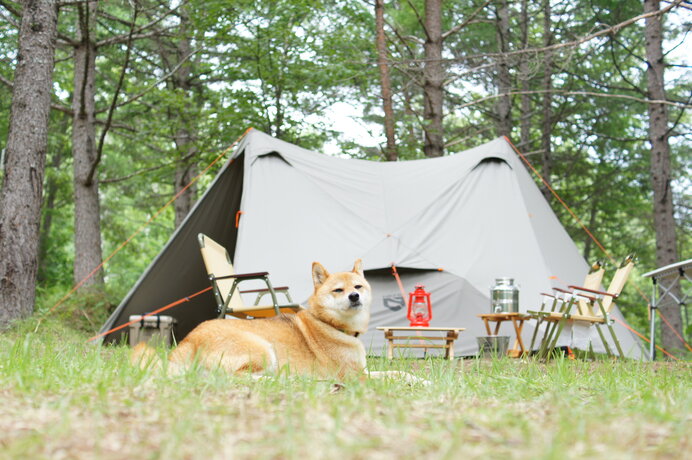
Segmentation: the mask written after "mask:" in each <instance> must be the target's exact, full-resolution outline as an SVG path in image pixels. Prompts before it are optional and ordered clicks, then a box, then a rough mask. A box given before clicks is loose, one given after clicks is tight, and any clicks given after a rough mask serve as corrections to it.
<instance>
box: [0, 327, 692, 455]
mask: <svg viewBox="0 0 692 460" xmlns="http://www.w3.org/2000/svg"><path fill="white" fill-rule="evenodd" d="M33 330H34V328H33V327H24V328H23V329H22V328H20V329H19V330H17V331H14V332H10V333H6V334H4V335H1V336H0V458H17V459H19V458H22V459H24V458H66V459H92V458H100V459H101V458H102V459H111V458H112V459H116V458H117V459H122V458H133V459H139V458H142V459H149V458H152V459H159V458H166V459H178V458H180V459H188V458H204V459H206V458H218V459H226V458H252V459H257V458H259V459H262V458H300V459H301V460H302V459H317V458H368V459H379V458H382V459H389V458H462V457H463V458H481V457H482V458H486V457H490V458H518V459H535V458H545V459H553V458H554V459H570V458H586V457H590V458H608V459H620V458H622V459H625V458H627V459H629V458H671V459H673V458H682V457H683V456H684V452H689V451H690V448H691V447H692V446H690V441H689V439H690V434H692V432H691V422H692V418H691V417H690V413H691V411H690V409H692V394H691V393H690V383H691V380H692V379H691V378H690V377H691V372H690V366H689V364H687V363H682V364H669V365H660V364H655V365H650V364H647V363H636V362H609V361H605V362H595V363H591V362H583V361H568V360H557V361H555V362H552V363H550V364H547V365H546V364H542V363H538V362H533V361H525V362H522V361H518V360H504V359H503V360H497V361H478V360H467V361H458V362H454V363H448V362H445V361H443V360H437V359H431V360H426V361H413V362H412V361H407V360H397V361H394V362H393V363H391V364H390V363H387V362H385V361H384V360H381V359H372V360H371V363H370V365H371V367H372V368H373V369H376V370H383V369H390V368H392V369H399V370H401V369H414V372H415V373H416V375H419V376H421V377H425V378H427V379H428V380H430V381H432V385H430V386H428V387H423V386H409V385H407V384H405V383H403V382H400V381H396V380H372V381H359V380H355V381H347V382H342V383H343V385H344V386H343V388H341V389H339V388H338V387H336V388H335V387H334V386H333V384H334V383H335V382H325V381H317V380H314V379H309V378H299V377H287V376H279V377H270V378H266V379H263V380H259V381H253V380H251V379H248V378H242V377H232V376H228V375H224V374H222V373H215V372H211V373H210V372H201V371H198V372H190V373H188V374H185V375H180V376H176V377H170V376H166V375H165V374H164V373H161V372H156V371H141V370H139V369H133V368H132V367H131V366H130V365H129V364H128V360H127V352H128V350H127V349H124V348H120V347H113V348H102V347H94V346H91V345H87V344H85V343H84V337H83V336H81V335H80V334H75V333H73V332H71V331H69V330H66V329H64V328H61V327H60V326H59V325H52V324H51V325H48V324H46V325H42V326H41V327H40V328H39V330H38V331H37V332H36V333H34V332H33Z"/></svg>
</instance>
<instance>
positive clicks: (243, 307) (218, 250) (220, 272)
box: [198, 233, 300, 318]
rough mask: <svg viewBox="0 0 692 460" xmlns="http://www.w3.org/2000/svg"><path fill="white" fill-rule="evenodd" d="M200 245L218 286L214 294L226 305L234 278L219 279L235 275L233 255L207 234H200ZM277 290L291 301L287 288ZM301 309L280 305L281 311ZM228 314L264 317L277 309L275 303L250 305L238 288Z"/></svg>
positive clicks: (219, 302)
mask: <svg viewBox="0 0 692 460" xmlns="http://www.w3.org/2000/svg"><path fill="white" fill-rule="evenodd" d="M198 238H199V246H200V252H201V253H202V259H203V260H204V265H205V267H206V269H207V274H208V275H209V277H210V280H211V278H212V276H213V277H214V278H215V282H216V286H217V287H218V291H217V290H216V289H215V290H214V295H215V296H216V297H217V298H216V301H217V304H219V305H224V304H225V302H226V301H227V300H228V296H229V294H230V292H231V289H233V282H234V278H226V279H217V278H223V277H225V276H231V275H235V274H236V273H235V270H234V269H233V264H232V263H231V257H230V256H229V255H228V251H226V248H224V247H223V246H221V245H220V244H219V243H217V242H216V241H214V240H213V239H211V238H209V237H208V236H207V235H204V234H201V233H200V234H199V237H198ZM276 291H277V292H282V293H283V294H284V295H286V297H287V298H288V299H289V301H290V297H289V296H288V295H287V293H286V292H285V291H286V290H285V289H277V290H276ZM261 297H262V296H261V295H260V296H258V297H257V299H258V300H260V299H261ZM299 309H300V306H298V305H290V306H283V307H282V306H280V307H279V311H280V312H281V313H295V312H296V311H298V310H299ZM226 313H227V314H229V315H233V316H238V317H241V318H245V317H247V316H252V317H256V318H263V317H269V316H275V314H276V310H275V308H274V306H273V305H257V304H255V305H248V304H246V303H245V302H244V301H243V298H242V296H241V293H240V291H239V290H238V288H237V285H236V289H235V291H234V292H233V295H232V296H231V298H230V301H229V303H228V305H227V312H226Z"/></svg>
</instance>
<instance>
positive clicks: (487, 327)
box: [483, 318, 493, 335]
mask: <svg viewBox="0 0 692 460" xmlns="http://www.w3.org/2000/svg"><path fill="white" fill-rule="evenodd" d="M483 322H484V323H485V330H486V331H487V332H488V335H493V334H492V332H490V323H488V318H483Z"/></svg>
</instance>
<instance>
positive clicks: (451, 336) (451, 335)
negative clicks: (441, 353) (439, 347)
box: [445, 331, 459, 360]
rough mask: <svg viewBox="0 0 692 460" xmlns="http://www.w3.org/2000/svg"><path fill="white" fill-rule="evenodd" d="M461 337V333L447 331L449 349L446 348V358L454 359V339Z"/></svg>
mask: <svg viewBox="0 0 692 460" xmlns="http://www.w3.org/2000/svg"><path fill="white" fill-rule="evenodd" d="M457 338H459V334H457V333H455V332H454V331H448V332H447V349H446V350H445V358H447V359H450V360H451V359H454V341H455V340H456V339H457Z"/></svg>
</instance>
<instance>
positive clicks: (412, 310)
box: [406, 284, 432, 327]
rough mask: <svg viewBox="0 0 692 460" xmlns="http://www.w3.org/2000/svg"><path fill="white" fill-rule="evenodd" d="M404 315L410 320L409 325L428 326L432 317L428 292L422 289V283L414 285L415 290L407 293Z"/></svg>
mask: <svg viewBox="0 0 692 460" xmlns="http://www.w3.org/2000/svg"><path fill="white" fill-rule="evenodd" d="M406 317H407V318H408V320H409V321H410V322H411V327H429V326H430V320H431V319H432V304H431V303H430V293H429V292H426V291H425V289H423V285H422V284H418V285H416V290H415V291H413V292H411V293H409V297H408V313H407V314H406Z"/></svg>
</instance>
